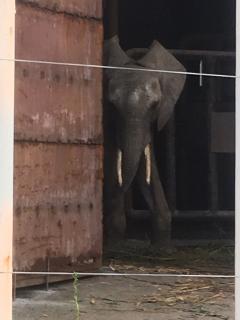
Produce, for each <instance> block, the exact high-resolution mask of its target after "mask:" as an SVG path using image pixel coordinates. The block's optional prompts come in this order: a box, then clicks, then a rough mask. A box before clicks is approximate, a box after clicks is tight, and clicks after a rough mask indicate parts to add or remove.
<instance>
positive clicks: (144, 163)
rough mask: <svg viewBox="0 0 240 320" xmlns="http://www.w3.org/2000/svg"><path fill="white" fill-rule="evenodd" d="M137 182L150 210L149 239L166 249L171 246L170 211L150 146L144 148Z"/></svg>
mask: <svg viewBox="0 0 240 320" xmlns="http://www.w3.org/2000/svg"><path fill="white" fill-rule="evenodd" d="M138 183H139V186H140V189H141V191H142V193H143V196H144V197H145V199H146V202H147V204H148V206H149V209H150V212H151V219H152V235H151V241H152V243H153V244H154V245H156V246H157V247H160V248H164V249H168V248H170V247H171V212H170V210H169V207H168V204H167V201H166V197H165V194H164V190H163V187H162V183H161V181H160V178H159V174H158V170H157V165H156V160H155V156H154V154H153V151H152V149H151V146H148V147H147V148H146V149H145V153H144V156H143V157H142V159H141V163H140V167H139V171H138Z"/></svg>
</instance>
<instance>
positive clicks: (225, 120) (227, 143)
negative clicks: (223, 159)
mask: <svg viewBox="0 0 240 320" xmlns="http://www.w3.org/2000/svg"><path fill="white" fill-rule="evenodd" d="M211 151H212V152H223V153H234V152H235V112H212V118H211Z"/></svg>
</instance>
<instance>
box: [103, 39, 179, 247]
mask: <svg viewBox="0 0 240 320" xmlns="http://www.w3.org/2000/svg"><path fill="white" fill-rule="evenodd" d="M105 58H106V60H107V61H106V63H107V64H108V65H109V66H113V67H125V68H127V70H126V69H125V70H120V69H107V70H106V72H105V84H106V86H105V107H104V129H105V163H104V171H105V181H104V211H105V225H106V232H107V237H108V239H111V240H113V239H115V240H116V239H122V238H123V237H124V234H125V229H126V214H125V196H126V193H127V191H128V189H129V188H130V186H131V184H132V182H133V180H134V179H136V181H137V183H138V184H139V187H140V190H141V192H142V194H143V196H144V198H145V200H146V202H147V204H148V206H149V209H150V212H151V217H152V238H151V240H152V243H153V244H156V245H157V246H159V247H168V246H169V245H170V238H171V212H170V210H169V207H168V204H167V201H166V198H165V195H164V191H163V187H162V184H161V181H160V178H159V174H158V169H157V165H156V160H155V155H154V150H153V132H154V130H155V129H157V130H161V129H162V128H163V127H164V126H165V124H166V123H167V121H168V120H169V118H170V117H171V115H172V113H173V110H174V106H175V104H176V102H177V100H178V98H179V96H180V94H181V92H182V89H183V87H184V83H185V75H184V74H182V73H181V72H184V71H185V69H184V67H183V66H182V65H181V64H180V63H179V62H178V61H177V60H176V59H175V57H173V56H172V55H171V54H170V53H169V52H168V51H167V50H166V49H164V48H163V47H162V46H161V45H160V43H159V42H157V41H154V42H153V44H152V46H151V47H150V48H149V49H148V50H145V52H144V55H142V56H141V57H139V58H138V59H133V58H132V57H131V56H129V55H127V53H125V52H124V51H123V50H122V49H121V47H120V45H119V40H118V37H117V36H115V37H113V38H111V39H110V40H108V41H106V44H105ZM132 68H141V69H145V71H136V70H134V69H132ZM146 69H147V70H146ZM149 69H158V70H168V71H180V73H166V72H152V71H151V70H149Z"/></svg>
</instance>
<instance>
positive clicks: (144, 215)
mask: <svg viewBox="0 0 240 320" xmlns="http://www.w3.org/2000/svg"><path fill="white" fill-rule="evenodd" d="M128 215H129V216H130V217H131V218H133V219H136V220H146V219H149V218H150V211H149V210H130V211H128ZM234 217H235V212H234V211H232V210H229V211H228V210H222V211H217V212H214V213H213V212H212V211H211V210H189V211H182V210H175V211H174V212H173V218H174V219H179V220H181V219H218V218H227V219H234Z"/></svg>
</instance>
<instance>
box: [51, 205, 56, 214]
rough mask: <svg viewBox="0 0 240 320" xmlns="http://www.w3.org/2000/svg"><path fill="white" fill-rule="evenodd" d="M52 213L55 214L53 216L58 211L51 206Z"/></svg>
mask: <svg viewBox="0 0 240 320" xmlns="http://www.w3.org/2000/svg"><path fill="white" fill-rule="evenodd" d="M51 213H53V214H55V213H56V210H55V207H54V206H51Z"/></svg>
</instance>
